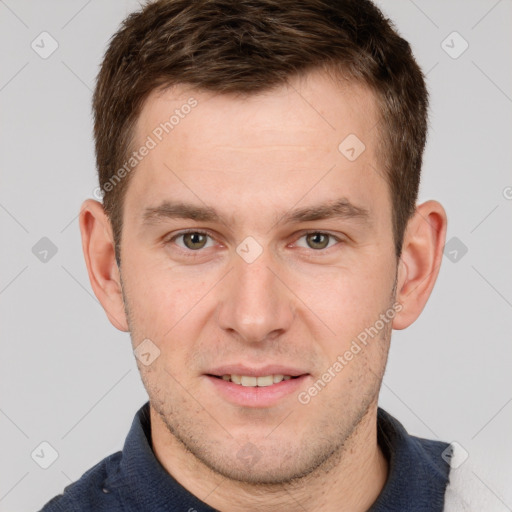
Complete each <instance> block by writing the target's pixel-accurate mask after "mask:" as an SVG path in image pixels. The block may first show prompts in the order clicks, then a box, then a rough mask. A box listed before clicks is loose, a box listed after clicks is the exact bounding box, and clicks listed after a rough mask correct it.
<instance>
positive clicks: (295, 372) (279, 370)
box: [206, 364, 308, 377]
mask: <svg viewBox="0 0 512 512" xmlns="http://www.w3.org/2000/svg"><path fill="white" fill-rule="evenodd" d="M307 373H308V372H306V371H304V370H301V369H299V368H296V367H293V366H282V365H276V364H272V365H267V366H262V367H260V368H255V367H250V366H246V365H243V364H230V365H224V366H219V367H217V368H214V369H212V370H210V371H208V372H206V374H207V375H216V376H217V377H222V376H223V375H246V376H249V377H264V376H266V375H290V376H291V377H298V376H299V375H305V374H307Z"/></svg>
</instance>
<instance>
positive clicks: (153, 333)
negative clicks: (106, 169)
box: [80, 72, 447, 512]
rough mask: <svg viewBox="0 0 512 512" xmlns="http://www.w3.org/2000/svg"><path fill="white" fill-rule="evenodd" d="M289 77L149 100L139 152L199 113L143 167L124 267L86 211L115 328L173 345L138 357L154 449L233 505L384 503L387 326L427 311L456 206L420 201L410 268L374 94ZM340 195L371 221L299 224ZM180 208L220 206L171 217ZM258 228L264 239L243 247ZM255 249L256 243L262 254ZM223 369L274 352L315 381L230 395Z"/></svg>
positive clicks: (268, 359)
mask: <svg viewBox="0 0 512 512" xmlns="http://www.w3.org/2000/svg"><path fill="white" fill-rule="evenodd" d="M292 85H293V87H290V86H283V87H280V88H278V89H275V90H273V91H269V92H266V93H263V94H258V95H253V96H249V97H247V98H245V99H242V98H236V97H233V96H226V95H215V94H212V93H208V92H204V91H198V90H193V89H190V88H188V89H187V88H185V87H175V88H173V89H170V90H167V91H165V92H163V93H159V94H156V93H152V94H151V96H150V97H149V98H148V100H147V102H146V104H145V106H144V108H143V110H142V113H141V115H140V118H139V121H138V124H137V127H136V138H135V140H136V144H135V146H136V147H139V146H140V145H142V144H144V141H145V140H147V137H148V135H151V134H152V133H154V129H155V127H157V126H159V124H160V123H161V122H163V121H165V120H168V119H169V117H170V116H171V115H172V113H173V112H174V111H175V109H180V108H181V106H182V105H184V104H185V103H186V102H187V100H188V99H189V98H191V97H193V98H194V99H195V100H196V101H197V106H195V107H194V109H193V110H191V112H190V113H188V114H187V115H185V116H183V118H180V121H179V123H178V124H176V126H174V128H173V129H172V131H170V132H169V134H166V135H165V136H164V137H163V138H162V141H159V142H158V144H157V145H156V147H155V148H153V149H151V150H150V151H149V152H148V154H147V155H146V156H144V158H142V159H141V161H140V163H139V164H138V165H137V167H136V169H135V170H134V171H133V175H131V177H130V180H131V181H130V183H129V187H128V190H127V194H126V199H125V206H124V217H123V218H124V225H123V233H122V243H121V269H120V270H119V269H118V267H117V265H116V262H115V258H114V248H113V237H112V229H111V226H110V222H109V220H108V218H107V217H106V215H105V213H104V211H103V208H102V206H101V204H100V203H98V202H96V201H93V200H87V201H86V202H85V203H84V205H83V207H82V211H81V215H80V227H81V231H82V241H83V248H84V255H85V259H86V263H87V268H88V271H89V277H90V280H91V284H92V287H93V289H94V292H95V294H96V296H97V297H98V299H99V300H100V301H101V303H102V305H103V307H104V309H105V311H106V313H107V315H108V317H109V319H110V321H111V322H112V324H113V325H114V326H115V327H117V328H118V329H120V330H123V331H129V332H130V335H131V339H132V344H133V347H134V348H136V347H137V346H138V345H139V344H140V343H141V342H142V341H143V340H145V339H150V340H151V342H152V343H153V344H154V346H156V347H158V350H159V351H160V354H159V356H158V357H157V358H156V359H155V360H154V361H153V362H152V363H151V364H150V365H148V366H146V365H144V364H141V362H140V361H138V366H139V370H140V372H141V377H142V380H143V382H144V385H145V387H146V389H147V392H148V395H149V399H150V406H151V409H150V410H151V431H152V441H153V450H154V452H155V455H156V457H157V458H158V460H159V461H160V463H161V464H162V465H163V466H164V468H165V469H166V470H167V471H168V472H169V473H170V474H171V475H172V476H173V477H174V478H175V479H176V480H177V481H178V482H180V483H181V484H182V485H183V486H184V487H185V488H187V489H188V490H189V491H190V492H192V493H193V494H194V495H196V496H197V497H198V498H199V499H202V500H203V501H205V502H206V503H208V504H209V505H211V506H213V507H214V508H216V509H219V510H222V511H225V512H238V511H240V512H241V511H244V512H247V511H256V510H257V511H265V510H268V511H289V510H296V509H301V510H305V511H313V510H324V511H325V512H329V511H351V512H354V511H365V510H367V509H368V508H369V507H370V506H371V504H372V503H373V502H374V501H375V499H376V498H377V496H378V495H379V493H380V492H381V490H382V488H383V487H384V485H385V481H386V478H387V473H388V467H387V462H386V460H385V458H384V456H383V455H382V452H381V450H380V448H379V446H378V444H377V433H376V416H377V400H378V394H379V390H380V385H381V381H382V377H383V374H384V369H385V365H386V360H387V354H388V349H389V344H390V339H391V329H392V328H394V329H404V328H406V327H408V326H409V325H410V324H412V323H413V322H414V321H415V320H416V318H417V317H418V316H419V315H420V313H421V311H422V310H423V308H424V306H425V304H426V302H427V300H428V298H429V296H430V293H431V291H432V289H433V286H434V284H435V281H436V278H437V275H438V270H439V266H440V263H441V258H442V249H443V245H444V240H445V235H446V224H447V220H446V214H445V211H444V209H443V207H442V206H441V205H440V204H439V203H438V202H436V201H427V202H425V203H423V204H421V205H418V206H417V211H416V214H415V216H414V217H413V218H412V219H411V220H410V222H409V224H408V227H407V231H406V234H405V239H404V245H403V252H402V255H401V258H400V259H399V260H397V258H396V256H395V253H394V245H393V235H392V223H391V218H392V217H391V202H390V196H389V189H388V185H387V183H386V181H385V180H384V179H383V177H382V176H383V171H382V165H383V163H382V162H379V159H378V156H377V154H376V147H377V137H378V131H377V128H376V125H377V111H376V106H375V102H374V98H373V96H372V94H371V93H370V92H369V91H368V90H366V89H364V88H362V87H360V86H356V85H346V86H344V87H343V88H341V87H340V86H339V85H336V84H334V83H333V82H332V81H331V80H330V79H328V78H327V77H326V76H324V75H322V74H321V73H320V72H313V73H311V74H310V75H309V76H307V77H303V78H302V79H301V80H296V81H294V82H293V83H292ZM349 134H356V135H357V137H358V138H359V139H360V140H361V141H362V142H363V143H364V145H365V150H364V151H363V152H362V153H361V154H360V155H359V156H358V157H357V158H356V159H355V160H354V161H350V159H348V158H347V157H346V155H344V154H343V153H342V152H340V150H339V149H338V146H339V144H340V143H341V142H342V141H343V140H344V139H345V138H346V137H347V136H348V135H349ZM342 199H343V201H344V204H345V207H344V209H343V212H345V213H346V212H347V210H348V209H347V207H346V204H347V202H350V203H351V204H352V205H354V206H356V207H358V208H359V210H358V212H359V215H337V216H334V215H332V214H331V215H330V216H328V217H326V218H317V219H316V220H315V219H312V218H311V217H309V218H305V217H304V216H302V217H301V218H300V219H295V221H294V220H293V219H292V218H291V212H295V211H296V210H299V209H306V208H313V207H318V206H320V205H327V206H332V205H333V204H335V203H337V202H339V201H340V200H342ZM165 201H168V202H172V203H177V202H179V203H187V204H188V205H191V206H194V207H199V208H204V207H208V208H210V213H211V210H212V209H214V210H215V212H216V213H217V214H218V215H217V218H213V217H211V218H209V219H204V218H203V219H198V218H195V219H194V218H176V217H171V216H166V215H158V212H159V213H160V214H162V209H160V210H155V208H157V207H159V206H161V205H162V204H163V203H164V202H165ZM148 209H149V210H150V211H151V212H152V214H150V215H149V214H148V215H146V219H145V216H144V213H145V212H148V211H149V210H148ZM174 211H176V210H174ZM339 211H340V210H339V209H338V212H339ZM353 211H354V210H353ZM167 212H169V208H168V209H167ZM361 212H363V214H362V213H361ZM364 212H365V213H366V215H364ZM302 213H304V212H302ZM309 213H311V212H309ZM278 221H279V222H278ZM183 230H192V231H194V230H199V231H200V233H201V232H204V234H203V235H201V234H199V235H195V236H192V237H191V236H190V235H189V236H188V237H187V236H183ZM308 233H310V234H309V235H308ZM314 233H317V234H316V235H315V234H314ZM322 235H323V236H322ZM247 237H252V239H253V240H254V241H256V245H255V244H254V242H251V243H252V244H253V245H251V246H249V245H243V244H242V243H247ZM201 244H203V245H202V246H201ZM240 244H242V246H241V247H245V248H246V249H247V250H248V251H255V250H257V248H258V246H259V248H260V249H261V254H259V256H258V257H257V258H256V259H255V260H254V261H252V262H250V263H248V262H247V260H246V259H244V258H243V257H242V256H241V254H242V253H241V252H237V247H239V246H240ZM199 246H201V247H199ZM252 254H254V252H253V253H252ZM396 304H399V308H396ZM393 308H394V309H393ZM390 310H393V312H394V314H393V316H392V320H390V321H389V322H388V323H386V324H385V326H384V328H382V329H380V331H379V333H378V335H377V336H375V337H374V338H372V339H371V341H370V342H369V343H368V344H367V345H366V346H364V347H363V349H362V350H361V351H360V352H358V353H357V354H356V355H354V356H353V358H351V359H350V361H348V362H347V364H346V365H344V366H343V369H342V370H340V371H338V372H336V374H335V376H334V377H333V378H332V379H330V381H329V383H328V384H327V385H326V386H325V387H324V388H323V389H322V390H321V391H320V392H318V393H317V394H315V395H314V396H310V398H311V399H310V401H309V402H308V403H307V404H305V403H301V402H300V401H299V400H298V396H299V393H301V392H308V390H309V389H310V388H311V387H312V386H313V385H314V383H315V382H317V381H318V379H319V378H320V377H321V376H322V375H323V374H324V373H325V372H326V370H327V369H328V368H330V367H332V365H333V363H334V362H335V361H336V360H337V357H338V356H339V355H340V354H341V355H342V354H344V353H345V352H346V351H347V350H349V349H350V346H351V342H352V341H353V340H354V339H356V337H357V336H358V334H359V333H361V332H362V331H364V330H365V328H368V327H370V326H373V325H376V321H377V320H378V319H379V318H381V317H380V316H379V315H381V314H382V313H385V312H386V311H388V312H389V311H390ZM226 364H231V365H237V364H239V365H243V366H244V368H249V369H256V370H257V369H261V368H263V367H264V366H266V365H271V364H279V365H284V366H286V367H288V368H293V369H296V370H297V371H298V372H299V373H300V374H301V375H302V377H301V378H300V380H298V381H297V382H299V383H300V385H299V386H298V387H297V388H296V389H294V390H293V392H290V393H288V394H285V395H284V396H282V397H280V398H279V399H276V400H274V402H273V403H272V404H271V405H265V406H263V405H261V404H260V405H258V404H254V403H244V404H240V403H234V402H233V400H231V399H230V398H229V397H228V398H227V397H226V395H225V394H223V393H221V392H219V389H218V387H217V382H216V381H214V380H213V378H212V377H210V376H209V375H210V374H211V373H212V372H213V370H214V369H216V368H218V367H219V366H220V365H226ZM244 447H245V448H244ZM248 447H249V448H248ZM244 450H245V451H244ZM248 450H249V451H248ZM247 453H249V457H247V456H246V455H247ZM253 455H254V457H253ZM299 504H300V505H299Z"/></svg>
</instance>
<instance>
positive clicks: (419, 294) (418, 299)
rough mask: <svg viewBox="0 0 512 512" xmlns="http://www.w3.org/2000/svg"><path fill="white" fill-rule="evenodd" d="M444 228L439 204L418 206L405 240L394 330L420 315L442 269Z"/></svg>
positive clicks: (399, 272) (408, 323)
mask: <svg viewBox="0 0 512 512" xmlns="http://www.w3.org/2000/svg"><path fill="white" fill-rule="evenodd" d="M446 227H447V218H446V212H445V210H444V208H443V207H442V205H441V204H440V203H438V202H437V201H426V202H425V203H423V204H421V205H419V206H417V208H416V213H415V214H414V216H413V217H412V218H411V220H410V221H409V223H408V225H407V229H406V232H405V236H404V243H403V248H402V255H401V257H400V262H399V269H398V279H397V290H396V301H397V302H399V303H400V304H401V305H402V309H401V310H400V312H399V313H397V315H396V316H395V318H394V320H393V329H397V330H399V329H405V328H406V327H409V325H411V324H412V323H413V322H414V321H415V320H416V319H417V318H418V317H419V315H420V314H421V312H422V311H423V308H424V307H425V305H426V303H427V300H428V298H429V297H430V294H431V292H432V289H433V288H434V284H435V282H436V279H437V276H438V274H439V269H440V267H441V261H442V257H443V248H444V244H445V239H446Z"/></svg>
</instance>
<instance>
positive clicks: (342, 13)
mask: <svg viewBox="0 0 512 512" xmlns="http://www.w3.org/2000/svg"><path fill="white" fill-rule="evenodd" d="M316 68H324V69H326V70H328V71H334V72H335V73H340V76H344V77H345V78H348V79H349V80H352V81H354V82H357V83H360V84H364V85H365V86H367V87H369V88H370V89H371V90H372V91H373V92H374V94H375V96H376V99H377V104H378V106H379V114H380V119H379V121H380V123H379V154H380V158H382V159H383V162H382V165H383V170H384V173H385V176H386V179H387V182H388V185H389V191H390V197H391V202H392V207H393V211H392V216H393V218H392V221H393V236H394V244H395V253H396V256H397V258H398V257H399V256H400V254H401V251H402V243H403V236H404V232H405V228H406V226H407V222H408V220H409V219H410V217H411V216H412V215H413V213H414V211H415V208H416V200H417V195H418V188H419V183H420V173H421V163H422V155H423V149H424V146H425V140H426V132H427V108H428V95H427V90H426V87H425V82H424V76H423V74H422V72H421V70H420V68H419V66H418V65H417V63H416V61H415V60H414V57H413V55H412V52H411V48H410V46H409V44H408V43H407V41H405V40H404V39H402V38H401V37H400V36H399V35H398V34H397V32H396V31H395V29H394V28H393V25H392V23H391V22H390V21H389V20H388V19H387V18H385V17H384V15H383V14H382V12H381V11H380V10H379V9H378V8H377V7H376V6H375V5H374V4H373V3H371V2H370V1H368V0H194V1H190V0H158V1H155V2H150V3H148V4H147V5H145V6H144V7H143V8H142V9H141V10H140V11H138V12H135V13H132V14H130V15H129V16H128V17H127V18H126V19H125V21H124V22H123V24H122V26H121V28H120V29H119V31H118V32H117V33H116V34H115V35H114V36H113V38H112V39H111V41H110V44H109V47H108V49H107V51H106V54H105V57H104V60H103V63H102V66H101V70H100V72H99V75H98V80H97V85H96V89H95V92H94V99H93V109H94V137H95V144H96V159H97V166H98V175H99V182H100V187H101V189H102V191H103V193H104V196H103V204H104V207H105V211H106V213H107V215H108V216H109V219H110V221H111V223H112V228H113V233H114V242H115V248H116V257H117V261H118V264H119V263H120V252H119V251H120V241H121V231H122V225H123V203H124V196H125V193H126V189H127V186H128V183H129V178H130V176H131V174H130V175H127V176H126V177H125V178H124V179H123V180H121V181H119V183H116V184H115V186H113V187H112V186H110V187H106V186H105V185H106V184H107V183H108V182H109V180H112V177H113V176H114V175H115V173H116V171H117V170H118V169H119V168H120V167H121V166H122V165H123V162H126V159H127V155H129V154H130V149H131V144H132V143H133V140H132V138H133V132H134V126H135V123H136V122H137V119H138V116H139V115H140V112H141V110H142V107H143V105H144V102H145V100H146V99H147V97H148V96H149V94H150V93H151V92H153V91H154V90H157V89H164V88H167V87H171V86H173V85H177V84H184V85H190V86H192V87H196V88H197V89H199V90H206V91H214V92H219V93H226V94H229V93H243V94H251V93H257V92H260V91H264V90H269V89H271V88H273V87H276V86H279V85H282V84H285V83H286V82H288V81H289V80H290V79H291V78H293V77H296V76H299V75H302V74H305V73H307V72H309V71H311V70H314V69H316Z"/></svg>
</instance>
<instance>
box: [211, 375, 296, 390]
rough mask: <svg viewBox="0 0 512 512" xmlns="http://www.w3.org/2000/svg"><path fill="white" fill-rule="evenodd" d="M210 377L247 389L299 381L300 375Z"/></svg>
mask: <svg viewBox="0 0 512 512" xmlns="http://www.w3.org/2000/svg"><path fill="white" fill-rule="evenodd" d="M208 376H209V377H214V378H217V379H222V380H224V381H226V382H232V383H233V384H238V385H239V386H244V387H246V388H255V387H260V388H263V387H267V386H272V385H274V384H279V383H280V382H282V381H283V380H291V379H298V378H299V377H300V375H295V376H292V375H282V374H274V375H262V376H260V377H256V376H254V375H237V374H225V375H222V376H219V375H211V374H208Z"/></svg>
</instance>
